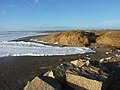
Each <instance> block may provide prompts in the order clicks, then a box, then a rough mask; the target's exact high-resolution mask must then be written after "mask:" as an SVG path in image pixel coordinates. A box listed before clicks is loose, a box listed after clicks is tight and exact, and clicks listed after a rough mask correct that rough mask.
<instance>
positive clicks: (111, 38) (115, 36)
mask: <svg viewBox="0 0 120 90" xmlns="http://www.w3.org/2000/svg"><path fill="white" fill-rule="evenodd" d="M96 42H97V43H99V44H104V45H110V46H117V47H120V31H108V32H106V33H105V34H103V35H101V36H100V37H98V38H97V40H96Z"/></svg>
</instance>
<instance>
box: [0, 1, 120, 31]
mask: <svg viewBox="0 0 120 90" xmlns="http://www.w3.org/2000/svg"><path fill="white" fill-rule="evenodd" d="M119 28H120V0H0V31H8V30H47V29H56V30H62V29H63V30H64V29H119Z"/></svg>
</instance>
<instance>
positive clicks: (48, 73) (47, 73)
mask: <svg viewBox="0 0 120 90" xmlns="http://www.w3.org/2000/svg"><path fill="white" fill-rule="evenodd" d="M44 76H47V77H52V78H55V76H54V74H53V71H52V70H51V71H47V72H46V73H45V74H44Z"/></svg>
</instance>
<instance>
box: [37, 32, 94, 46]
mask: <svg viewBox="0 0 120 90" xmlns="http://www.w3.org/2000/svg"><path fill="white" fill-rule="evenodd" d="M37 40H39V38H38V39H37ZM42 40H43V41H46V42H50V43H57V44H59V45H69V46H86V45H89V44H90V43H91V42H94V40H95V35H94V33H91V32H86V31H82V30H76V31H66V32H61V33H56V34H52V35H48V36H45V37H42Z"/></svg>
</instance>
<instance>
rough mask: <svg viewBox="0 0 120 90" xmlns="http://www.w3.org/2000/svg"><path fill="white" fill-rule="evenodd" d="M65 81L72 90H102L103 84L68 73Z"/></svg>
mask: <svg viewBox="0 0 120 90" xmlns="http://www.w3.org/2000/svg"><path fill="white" fill-rule="evenodd" d="M66 80H67V82H68V84H69V85H70V86H71V87H72V88H74V90H102V84H103V82H100V81H97V80H92V79H88V78H86V77H83V76H78V75H73V74H70V73H68V74H66Z"/></svg>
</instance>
